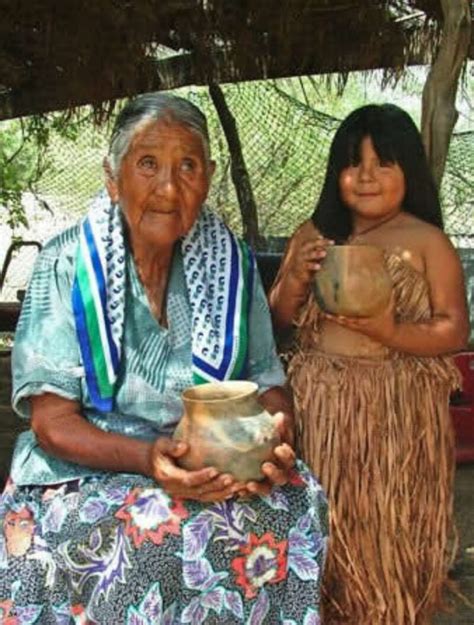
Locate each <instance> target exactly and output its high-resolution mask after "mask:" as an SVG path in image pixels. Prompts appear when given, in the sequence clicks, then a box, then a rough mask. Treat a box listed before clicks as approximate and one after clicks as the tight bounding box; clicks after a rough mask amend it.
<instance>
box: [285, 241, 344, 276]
mask: <svg viewBox="0 0 474 625" xmlns="http://www.w3.org/2000/svg"><path fill="white" fill-rule="evenodd" d="M332 244H333V241H330V240H329V239H325V238H324V237H322V236H319V235H317V236H315V237H314V238H311V239H309V240H306V241H304V242H302V243H301V244H300V243H299V242H298V241H295V242H294V245H293V249H290V251H289V255H288V259H287V266H288V271H289V273H290V274H291V275H292V276H293V277H294V278H295V279H296V280H297V281H298V282H300V283H301V284H304V285H308V284H309V283H310V282H311V281H312V279H313V277H314V274H315V273H316V271H318V269H320V268H321V261H322V260H323V259H324V257H325V256H326V247H327V246H328V245H332Z"/></svg>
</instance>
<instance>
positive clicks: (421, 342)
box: [329, 229, 469, 356]
mask: <svg viewBox="0 0 474 625" xmlns="http://www.w3.org/2000/svg"><path fill="white" fill-rule="evenodd" d="M422 251H423V258H424V261H425V271H426V278H427V281H428V285H429V291H430V301H431V308H432V316H431V318H430V319H428V320H426V321H421V322H416V323H412V322H403V321H402V322H400V323H396V321H395V319H394V311H393V307H391V308H390V309H388V310H386V311H385V312H384V313H382V314H381V315H379V316H378V317H374V318H372V319H349V318H341V317H333V316H330V317H329V318H331V319H332V320H334V321H336V322H337V323H340V324H341V325H344V326H346V327H348V328H350V329H352V330H356V331H359V332H362V333H363V334H366V335H367V336H370V337H371V338H373V339H375V340H377V341H379V342H380V343H383V344H384V345H386V346H387V347H390V348H392V349H395V350H397V351H401V352H406V353H408V354H416V355H418V356H438V355H440V354H447V353H450V352H455V351H459V350H461V349H464V348H465V346H466V343H467V340H468V337H469V320H468V314H467V306H466V296H465V288H464V278H463V271H462V266H461V263H460V261H459V257H458V255H457V253H456V250H455V249H454V247H453V246H452V244H451V242H450V241H449V239H448V238H447V237H446V236H445V235H444V234H443V233H442V232H441V231H438V230H434V229H430V230H429V231H427V232H426V234H425V235H424V248H423V250H422Z"/></svg>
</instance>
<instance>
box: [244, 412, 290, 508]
mask: <svg viewBox="0 0 474 625" xmlns="http://www.w3.org/2000/svg"><path fill="white" fill-rule="evenodd" d="M275 419H278V421H279V423H278V429H279V432H280V439H281V443H280V444H279V445H277V446H276V447H275V449H274V450H273V454H274V456H275V460H274V462H264V463H263V464H262V474H263V475H264V476H265V479H264V480H262V481H259V482H257V481H255V482H253V481H252V482H247V483H246V484H245V488H243V489H241V490H239V493H238V494H239V497H248V496H251V495H268V494H269V493H270V491H271V489H272V488H273V487H274V486H284V485H285V484H287V483H288V482H289V481H290V479H291V475H292V471H293V468H294V466H295V464H296V453H295V451H294V449H293V447H292V445H291V444H289V441H291V442H292V441H293V428H292V427H291V423H292V420H290V419H289V418H287V416H286V415H284V414H283V413H282V412H280V413H277V414H276V415H275Z"/></svg>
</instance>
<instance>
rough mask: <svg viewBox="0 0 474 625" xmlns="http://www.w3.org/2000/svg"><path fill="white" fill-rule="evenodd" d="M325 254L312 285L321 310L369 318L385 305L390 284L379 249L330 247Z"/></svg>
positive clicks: (354, 246) (387, 300)
mask: <svg viewBox="0 0 474 625" xmlns="http://www.w3.org/2000/svg"><path fill="white" fill-rule="evenodd" d="M326 251H327V255H326V257H325V258H324V261H323V263H322V266H321V269H320V270H319V271H317V272H316V275H315V279H314V282H313V292H314V296H315V298H316V301H317V302H318V304H319V306H320V307H321V309H322V310H324V311H325V312H328V313H332V314H334V315H344V316H347V317H372V316H374V315H376V314H378V313H380V312H382V311H383V310H384V309H385V308H386V307H387V306H388V304H389V301H390V294H391V291H392V281H391V279H390V276H389V275H388V273H387V270H386V268H385V263H384V252H383V250H382V249H381V248H379V247H376V246H375V245H332V246H330V247H328V248H327V249H326Z"/></svg>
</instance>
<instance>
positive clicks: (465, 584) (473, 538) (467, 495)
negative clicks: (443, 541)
mask: <svg viewBox="0 0 474 625" xmlns="http://www.w3.org/2000/svg"><path fill="white" fill-rule="evenodd" d="M454 505H455V514H456V522H457V526H458V530H459V535H460V536H459V538H460V548H459V557H458V561H457V562H456V566H455V568H454V570H453V572H452V578H453V580H454V581H455V582H456V585H457V587H458V590H459V596H455V595H453V596H452V600H453V602H454V610H453V612H451V613H445V614H440V615H438V616H437V617H436V618H435V620H434V621H433V625H474V464H463V465H458V467H457V471H456V482H455V500H454ZM469 603H470V604H471V605H469Z"/></svg>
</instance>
